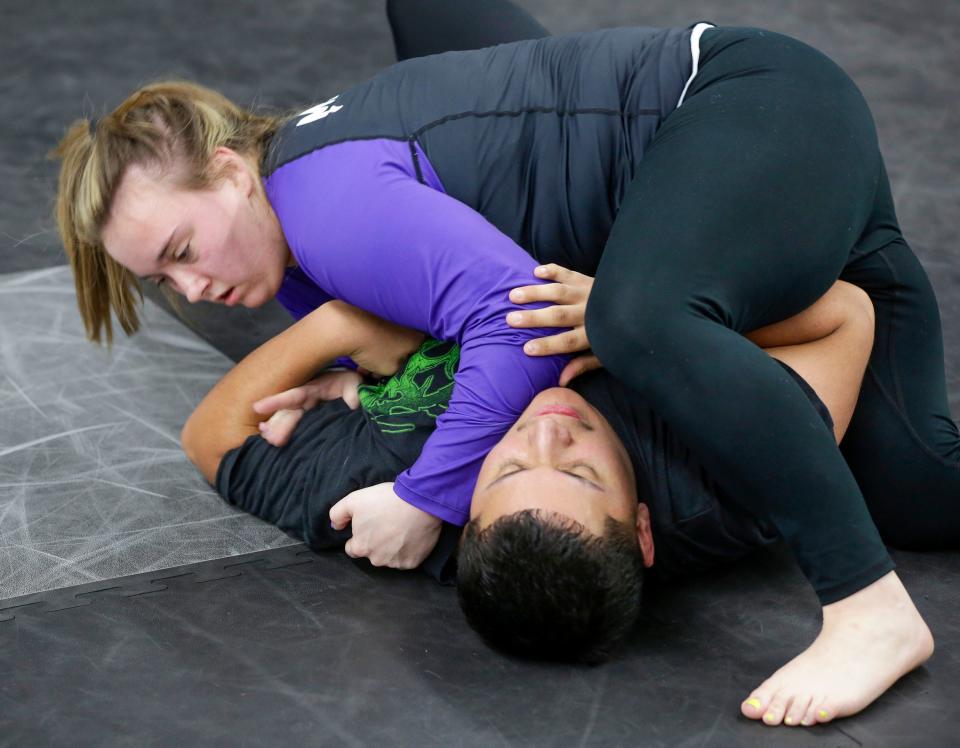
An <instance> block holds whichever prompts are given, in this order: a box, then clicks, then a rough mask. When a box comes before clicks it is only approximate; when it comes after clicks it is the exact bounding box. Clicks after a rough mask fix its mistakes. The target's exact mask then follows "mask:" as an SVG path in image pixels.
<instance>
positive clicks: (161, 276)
mask: <svg viewBox="0 0 960 748" xmlns="http://www.w3.org/2000/svg"><path fill="white" fill-rule="evenodd" d="M214 160H215V162H216V163H215V166H219V167H220V168H222V169H223V173H224V175H225V176H224V177H223V179H221V180H220V181H219V182H218V183H217V184H216V185H215V186H214V187H212V188H210V189H205V190H188V189H184V188H183V187H180V186H178V185H177V181H176V176H177V175H176V173H175V172H170V173H165V174H160V173H159V170H158V169H156V168H151V167H144V166H138V165H134V166H131V167H129V168H128V169H127V171H126V173H125V174H124V175H123V178H122V179H121V182H120V186H119V188H118V189H117V193H116V195H115V197H114V201H113V206H112V210H111V212H110V217H109V218H108V220H107V223H106V225H105V226H104V228H103V232H102V236H101V238H102V240H103V244H104V247H105V248H106V251H107V254H109V255H110V257H112V258H113V259H114V260H116V261H117V262H119V263H120V264H121V265H123V266H124V267H126V268H128V269H129V270H130V271H131V272H133V273H135V274H136V275H138V276H139V277H140V278H142V279H144V280H150V281H154V282H156V283H160V284H168V285H169V286H170V287H171V288H172V289H173V290H174V291H176V292H177V293H180V294H182V295H183V296H185V297H186V298H187V299H188V300H189V301H190V302H191V303H192V302H196V301H212V302H214V303H218V304H226V305H227V306H234V305H236V304H243V305H244V306H246V307H258V306H260V305H261V304H264V303H265V302H267V301H269V300H270V299H272V298H273V297H274V296H275V295H276V293H277V291H278V289H279V288H280V284H281V282H282V281H283V273H284V269H285V267H286V266H287V265H288V264H289V263H290V261H291V255H290V250H289V248H288V247H287V243H286V241H285V239H284V237H283V231H282V229H281V228H280V223H279V221H278V220H277V217H276V214H275V213H274V212H273V209H272V208H271V207H270V205H269V203H268V202H267V200H266V198H265V197H264V195H263V192H262V189H260V188H259V183H258V177H257V176H256V174H255V172H254V170H253V169H252V168H251V166H250V165H249V164H248V163H247V162H246V161H245V160H244V159H243V158H242V157H241V156H240V155H239V154H237V153H235V152H234V151H231V150H230V149H228V148H220V149H218V150H217V152H216V154H215V155H214Z"/></svg>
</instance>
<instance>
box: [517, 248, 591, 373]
mask: <svg viewBox="0 0 960 748" xmlns="http://www.w3.org/2000/svg"><path fill="white" fill-rule="evenodd" d="M533 272H534V274H535V275H536V276H537V277H538V278H545V279H547V280H552V281H554V282H553V283H545V284H542V285H537V286H522V287H520V288H515V289H513V290H512V291H511V292H510V301H512V302H513V303H514V304H531V303H533V302H535V301H551V302H553V306H547V307H544V308H542V309H531V310H530V311H526V312H510V313H509V314H508V315H507V324H508V325H510V326H511V327H572V328H573V329H572V330H568V331H567V332H561V333H557V334H556V335H550V336H548V337H546V338H540V339H539V340H531V341H528V342H527V343H526V345H524V346H523V350H524V352H525V353H526V354H527V355H529V356H552V355H554V354H557V353H577V352H578V351H585V350H587V349H589V348H590V341H589V340H588V339H587V330H586V328H585V327H584V317H585V315H586V309H587V299H588V298H589V296H590V290H591V289H592V288H593V278H591V277H590V276H589V275H583V274H582V273H577V272H575V271H573V270H567V268H565V267H562V266H560V265H556V264H554V263H551V264H549V265H541V266H540V267H538V268H535V269H534V271H533ZM601 366H602V364H601V363H600V359H598V358H597V357H596V356H594V355H593V354H586V355H583V356H577V357H576V358H575V359H573V360H572V361H570V363H568V364H567V365H566V366H565V367H564V369H563V371H562V372H561V373H560V386H561V387H565V386H566V385H567V384H569V383H570V380H571V379H573V378H575V377H578V376H580V375H581V374H583V373H584V372H587V371H590V370H591V369H599V368H600V367H601Z"/></svg>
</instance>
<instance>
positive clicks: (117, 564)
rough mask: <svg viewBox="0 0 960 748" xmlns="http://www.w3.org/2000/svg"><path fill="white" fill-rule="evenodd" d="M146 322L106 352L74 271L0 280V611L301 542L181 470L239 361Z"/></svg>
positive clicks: (158, 322)
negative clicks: (182, 437) (193, 434)
mask: <svg viewBox="0 0 960 748" xmlns="http://www.w3.org/2000/svg"><path fill="white" fill-rule="evenodd" d="M144 312H145V314H144V319H145V325H144V329H143V330H142V332H141V333H140V334H138V335H136V336H134V337H133V338H129V339H126V338H123V337H122V336H121V337H120V338H119V339H118V341H117V343H116V344H115V346H114V348H113V350H112V351H107V350H105V349H102V348H98V347H97V346H94V345H92V344H90V343H88V342H87V341H86V339H85V338H84V335H83V329H82V325H81V323H80V320H79V316H78V312H77V309H76V299H75V296H74V291H73V281H72V278H71V275H70V270H69V268H66V267H59V268H51V269H46V270H39V271H30V272H23V273H14V274H10V275H3V276H0V319H2V320H3V324H2V325H0V413H3V419H2V421H0V599H2V598H7V597H14V596H17V595H23V594H27V593H30V592H38V591H41V590H49V589H54V588H60V587H66V586H70V585H75V584H83V583H86V582H93V581H97V580H100V579H111V578H113V577H120V576H125V575H128V574H135V573H140V572H145V571H151V570H155V569H165V568H168V567H171V566H179V565H181V564H188V563H192V562H195V561H206V560H209V559H217V558H223V557H226V556H233V555H236V554H240V553H249V552H251V551H259V550H266V549H268V548H275V547H280V546H283V545H289V544H292V543H294V542H296V541H294V540H292V539H291V538H289V537H287V536H286V535H285V534H284V533H282V532H280V531H279V530H277V529H276V528H274V527H272V526H271V525H268V524H266V523H264V522H261V521H260V520H258V519H256V518H254V517H251V516H249V515H247V514H245V513H243V512H240V511H238V510H236V509H234V508H232V507H230V506H228V505H227V504H226V503H225V502H224V501H223V500H221V499H220V498H219V497H218V496H217V495H216V494H215V493H214V492H213V491H212V490H211V488H210V486H208V485H207V484H206V482H205V481H204V480H203V478H202V477H201V476H200V474H199V473H198V472H197V471H196V470H195V469H194V467H193V465H191V464H190V462H189V461H188V460H187V458H186V457H185V456H184V454H183V452H182V451H181V449H180V444H179V434H180V428H181V426H182V425H183V423H184V422H185V421H186V419H187V417H188V416H189V414H190V412H191V410H192V408H193V406H194V405H196V403H198V402H199V401H200V399H201V398H202V397H203V395H204V394H205V393H206V392H207V391H208V390H209V389H210V387H212V386H213V384H214V383H215V382H216V381H217V380H218V379H219V378H220V377H221V376H223V374H224V373H225V372H226V371H227V370H228V369H229V367H230V361H229V360H228V359H227V358H226V357H225V356H224V355H223V354H221V353H219V352H217V351H215V350H214V349H213V348H211V347H210V346H209V345H208V344H207V343H205V342H203V341H202V340H200V339H199V338H197V337H196V336H195V335H193V334H190V333H189V332H188V331H187V330H186V329H185V328H184V327H183V326H182V325H181V324H180V323H179V322H177V321H176V320H175V319H173V318H172V317H170V316H169V315H168V314H166V313H164V312H162V311H161V310H160V309H158V308H157V307H156V306H154V305H153V304H152V303H150V302H147V304H146V306H145V309H144Z"/></svg>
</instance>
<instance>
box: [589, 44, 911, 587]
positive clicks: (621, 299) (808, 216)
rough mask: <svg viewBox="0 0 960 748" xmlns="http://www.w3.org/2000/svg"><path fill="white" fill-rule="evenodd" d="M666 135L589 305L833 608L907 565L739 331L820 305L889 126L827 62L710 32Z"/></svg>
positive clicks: (821, 433)
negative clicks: (882, 125)
mask: <svg viewBox="0 0 960 748" xmlns="http://www.w3.org/2000/svg"><path fill="white" fill-rule="evenodd" d="M703 41H704V45H703V47H702V49H703V50H704V54H703V60H704V64H703V68H702V69H701V71H700V73H699V74H698V76H697V78H696V79H695V80H694V83H693V85H692V86H691V90H690V94H689V98H688V99H687V100H686V101H685V102H684V104H683V105H682V106H681V107H680V108H679V109H678V110H677V111H676V112H674V113H673V114H671V115H670V116H669V117H668V118H667V119H666V121H665V122H664V125H663V126H662V128H661V130H660V131H659V132H658V133H657V135H656V137H655V138H654V141H653V143H652V144H651V147H650V148H649V149H648V151H647V152H646V154H645V156H644V159H643V161H642V162H641V163H640V164H639V165H638V168H637V176H636V177H635V181H634V183H633V184H632V185H631V187H630V190H629V191H628V194H627V195H626V197H625V199H624V201H623V203H622V205H621V208H620V212H619V213H618V216H617V219H616V221H615V223H614V227H613V231H612V233H611V236H610V238H609V241H608V243H607V245H606V247H605V249H604V254H603V257H602V259H601V262H600V267H599V269H598V273H597V278H596V282H595V285H594V288H593V293H592V295H591V297H590V301H589V304H588V307H587V332H588V335H589V337H590V341H591V344H592V345H593V348H594V351H595V352H596V353H597V354H598V355H599V357H600V359H601V360H602V361H603V363H604V365H605V366H606V367H607V368H608V369H609V370H610V371H611V373H612V374H614V375H615V376H617V377H618V378H620V379H621V380H623V381H624V382H626V383H628V384H630V385H632V386H633V387H635V388H636V389H638V390H639V391H640V392H641V393H642V394H643V395H644V396H645V397H646V399H647V401H648V402H649V403H650V404H651V407H653V409H654V410H656V411H658V413H659V414H660V415H661V416H662V417H663V418H664V419H665V420H666V421H667V422H669V423H670V425H671V427H673V428H674V430H675V431H676V433H677V434H678V435H679V437H680V439H681V440H682V441H683V442H684V443H686V444H688V445H689V446H690V448H691V449H692V450H693V452H694V453H695V454H697V456H698V457H699V458H700V460H701V461H702V463H703V464H704V466H705V467H706V469H707V471H708V472H709V473H710V474H711V475H712V476H713V477H714V478H715V479H716V480H717V482H718V483H719V484H720V485H721V486H723V488H724V489H725V492H726V493H727V495H729V496H731V497H734V498H735V499H736V500H737V501H738V502H740V503H741V504H742V505H743V506H744V507H745V508H747V509H748V510H749V511H752V512H753V513H755V514H757V515H758V516H763V517H765V518H767V519H769V520H771V521H772V522H774V523H775V525H776V526H777V528H778V529H779V530H780V532H781V533H782V534H783V536H784V537H785V539H786V540H787V541H788V543H789V544H790V546H791V548H792V550H793V551H794V554H795V555H796V557H797V560H798V562H799V564H800V566H801V568H802V569H803V571H804V573H805V574H806V575H807V577H808V579H809V580H810V581H811V583H812V584H813V586H814V588H815V589H816V591H817V593H818V594H819V596H820V599H821V601H822V602H823V603H824V604H826V603H829V602H832V601H835V600H837V599H840V598H842V597H845V596H846V595H848V594H851V593H852V592H854V591H856V590H857V589H860V588H862V587H863V586H865V585H866V584H869V583H870V582H872V581H875V580H876V579H878V578H879V576H882V575H883V574H884V573H886V572H887V571H889V570H890V569H892V568H893V565H892V562H891V561H890V559H889V556H888V555H887V553H886V550H885V548H884V546H883V544H882V542H881V541H880V537H879V534H878V533H877V530H876V527H875V526H874V524H873V522H872V520H871V518H870V515H869V513H868V512H867V509H866V506H865V504H864V501H863V497H862V495H861V493H860V491H859V488H858V486H857V484H856V481H855V480H854V478H853V475H852V474H851V472H850V470H849V468H848V467H847V465H846V463H845V462H844V460H843V458H842V456H841V455H840V452H839V450H838V449H837V447H836V445H835V444H834V443H833V440H832V438H831V436H830V434H829V433H827V431H826V430H825V429H823V428H822V426H821V425H820V424H819V423H818V421H817V416H816V413H815V412H814V410H813V408H812V407H811V405H810V403H809V401H808V400H807V399H806V398H805V397H803V394H802V392H800V390H799V388H798V387H797V386H796V384H795V383H793V382H791V381H790V380H789V379H788V378H787V377H786V375H785V374H784V373H783V372H782V370H781V369H780V367H778V366H777V365H776V363H775V362H773V361H772V360H771V359H770V358H769V357H768V356H767V355H766V354H765V353H763V352H762V351H761V350H760V349H758V348H757V347H756V346H754V345H753V344H752V343H750V342H749V341H747V340H746V339H745V338H743V337H742V334H741V333H743V332H746V331H749V330H751V329H754V328H756V327H759V326H762V325H764V324H768V323H770V322H774V321H778V320H781V319H784V318H786V317H788V316H790V315H792V314H795V313H796V312H798V311H800V310H802V309H803V308H805V307H807V306H808V305H810V304H811V303H812V302H813V301H815V300H816V299H817V298H818V297H819V296H820V295H822V294H823V293H824V292H825V291H826V290H827V289H828V288H829V287H830V285H831V284H832V283H833V282H834V281H835V280H836V279H837V278H838V277H839V275H840V272H841V270H842V269H843V267H844V265H845V264H846V262H847V260H848V258H849V255H850V252H851V250H852V248H853V247H854V245H855V244H856V241H857V238H858V237H859V236H860V234H861V232H862V230H863V228H864V226H865V225H866V223H867V220H868V217H869V215H870V214H871V208H872V203H873V198H874V195H875V192H876V184H877V180H878V178H879V164H878V158H877V146H876V135H875V132H874V129H873V123H872V119H871V117H870V114H869V111H868V110H867V108H866V104H865V103H864V101H863V99H862V97H861V96H860V94H859V92H858V91H857V90H856V88H855V86H854V85H853V84H852V82H850V81H849V79H848V78H847V77H846V76H845V75H844V74H843V73H842V71H840V70H839V69H838V68H836V66H835V65H833V63H831V62H830V61H829V60H827V59H826V58H825V57H823V56H822V55H820V54H819V53H816V52H815V51H813V50H811V49H810V48H809V47H806V46H805V45H802V44H801V43H799V42H796V41H794V40H791V39H788V38H786V37H782V36H779V35H776V34H769V33H767V32H757V31H753V30H730V29H724V30H718V31H708V32H707V33H706V34H705V35H704V38H703Z"/></svg>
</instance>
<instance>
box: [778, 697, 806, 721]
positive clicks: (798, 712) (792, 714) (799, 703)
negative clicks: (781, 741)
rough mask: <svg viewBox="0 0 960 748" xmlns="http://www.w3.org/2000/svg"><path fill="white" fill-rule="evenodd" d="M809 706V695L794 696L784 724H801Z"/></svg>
mask: <svg viewBox="0 0 960 748" xmlns="http://www.w3.org/2000/svg"><path fill="white" fill-rule="evenodd" d="M809 708H810V697H809V696H796V697H794V699H793V703H792V704H791V705H790V708H789V709H788V710H787V715H786V716H785V717H784V718H783V724H785V725H790V727H794V726H796V725H799V724H801V722H802V721H803V718H804V717H805V716H806V714H807V711H808V710H809Z"/></svg>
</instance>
